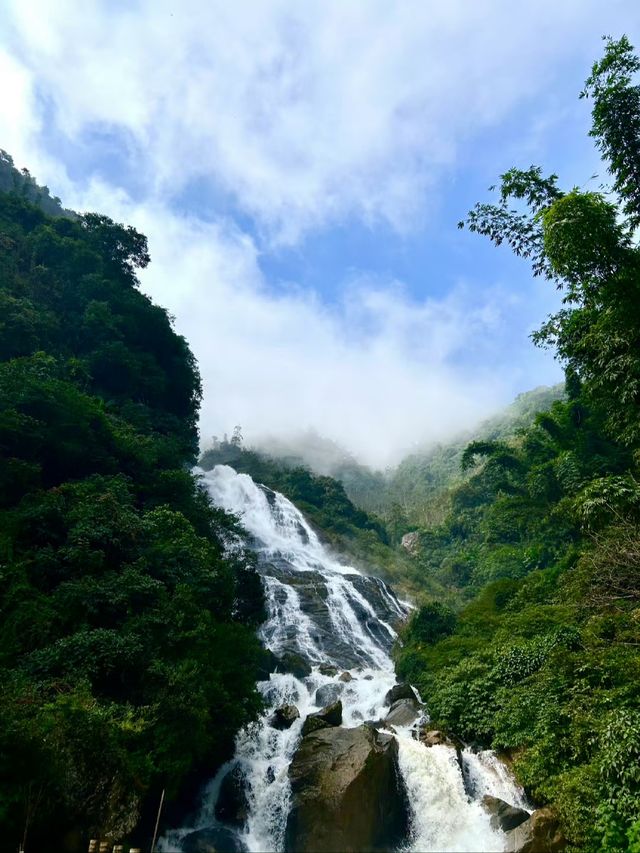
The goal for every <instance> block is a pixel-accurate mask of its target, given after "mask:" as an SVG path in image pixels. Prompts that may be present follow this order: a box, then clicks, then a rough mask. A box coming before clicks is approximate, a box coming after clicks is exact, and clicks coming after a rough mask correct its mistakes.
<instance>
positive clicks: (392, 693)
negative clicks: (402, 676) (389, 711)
mask: <svg viewBox="0 0 640 853" xmlns="http://www.w3.org/2000/svg"><path fill="white" fill-rule="evenodd" d="M399 699H413V700H414V702H415V701H416V694H415V691H414V689H413V687H412V686H411V685H410V684H408V683H407V682H406V681H405V682H402V683H401V684H394V686H393V687H392V688H391V690H389V691H388V692H387V695H386V696H385V697H384V704H385V705H393V703H394V702H397V701H398V700H399Z"/></svg>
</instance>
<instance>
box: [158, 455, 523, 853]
mask: <svg viewBox="0 0 640 853" xmlns="http://www.w3.org/2000/svg"><path fill="white" fill-rule="evenodd" d="M199 473H200V474H201V476H202V479H203V483H204V485H205V486H206V488H207V489H208V491H209V493H210V495H211V498H212V500H213V501H214V503H215V504H216V505H218V506H220V507H223V508H224V509H226V510H228V511H230V512H233V513H234V514H236V515H238V516H239V517H240V519H241V521H242V524H243V526H244V528H245V530H246V531H247V532H248V534H249V535H250V537H251V540H252V546H253V548H254V549H255V552H256V554H257V557H258V570H259V572H260V574H261V576H262V579H263V584H264V590H265V597H266V604H267V612H268V618H267V620H266V622H265V623H264V625H263V626H262V628H261V639H262V642H263V643H264V645H265V646H266V647H267V648H268V649H270V650H271V651H272V652H273V653H274V654H275V655H276V656H277V657H278V658H282V657H283V656H286V655H287V654H288V655H295V656H299V659H302V660H303V662H306V664H307V665H308V666H309V667H310V668H311V671H310V674H309V675H304V676H301V677H297V676H295V675H292V674H291V673H288V672H275V673H272V674H271V676H270V678H269V680H268V681H262V682H259V683H258V689H259V690H260V692H261V694H262V695H263V697H264V700H265V707H266V709H265V711H264V713H263V714H262V716H261V717H260V719H259V720H258V721H257V722H256V723H254V724H252V725H250V726H248V727H247V728H245V729H244V730H242V731H241V732H240V733H239V734H238V736H237V738H236V750H235V756H234V758H233V760H232V762H229V763H228V764H226V765H225V766H224V767H223V768H221V769H220V771H219V772H218V774H217V776H216V777H215V778H214V779H213V780H212V782H211V783H210V784H209V786H208V787H207V789H206V790H205V792H204V795H203V803H202V807H201V810H200V813H199V814H198V816H197V818H196V820H195V821H194V823H193V825H192V826H189V827H183V828H181V829H176V830H172V831H171V832H169V833H167V834H166V835H165V837H164V838H163V839H162V840H161V842H160V845H159V848H158V849H159V850H161V851H167V853H168V851H171V853H173V851H181V850H183V849H184V848H183V846H182V845H183V843H184V841H185V838H186V837H187V836H188V835H189V833H191V832H193V831H194V830H197V829H201V828H205V827H212V826H216V824H217V821H216V816H215V805H216V801H217V798H218V792H219V789H220V785H221V782H222V779H223V777H224V776H225V774H227V773H228V772H229V771H230V770H231V769H234V771H235V772H236V773H237V774H239V776H240V778H241V780H242V786H243V789H244V793H245V796H246V801H247V805H248V814H247V818H246V821H245V822H244V824H243V826H242V827H240V828H235V829H233V830H231V829H229V827H226V828H225V829H224V832H225V833H226V835H225V838H226V839H228V843H229V844H231V845H233V846H232V847H229V848H228V849H237V850H248V851H277V850H282V849H283V847H284V834H285V827H286V821H287V815H288V811H289V805H290V787H289V779H288V768H289V764H290V763H291V761H292V759H293V756H294V753H295V750H296V748H297V745H298V742H299V740H300V733H301V729H302V725H303V722H304V719H305V717H306V716H307V714H309V713H312V712H314V711H317V710H319V709H320V707H322V705H323V704H327V703H326V701H323V695H324V697H326V696H327V695H330V696H332V697H336V698H337V697H338V696H339V698H340V699H341V701H342V705H343V723H342V724H343V725H344V726H347V727H352V726H358V725H360V724H361V723H362V722H364V721H366V720H378V719H380V718H381V717H384V715H385V714H386V712H387V710H388V709H387V708H385V696H386V693H387V692H388V690H389V689H390V688H391V687H392V686H393V685H394V684H395V683H396V676H395V672H394V667H393V662H392V660H391V656H390V653H391V648H392V645H393V643H394V641H395V639H396V637H397V634H396V628H397V626H398V624H399V621H400V620H402V619H403V618H404V617H405V616H406V614H407V612H408V606H407V605H404V604H403V603H402V602H400V601H399V600H398V598H397V597H396V595H395V594H394V593H393V591H392V590H391V589H390V588H389V587H388V586H387V585H386V584H385V583H383V582H382V581H381V580H380V579H378V578H374V577H370V576H367V575H363V574H362V573H361V572H359V571H358V570H357V569H356V568H354V567H353V566H349V565H346V564H345V563H344V562H342V561H341V560H339V559H338V558H336V557H335V556H333V555H332V554H331V553H330V552H329V550H328V549H327V548H326V547H325V546H324V545H323V544H322V542H321V541H320V540H319V538H318V536H317V535H316V533H315V532H314V530H313V529H312V528H311V527H310V526H309V524H308V523H307V521H306V520H305V518H304V516H303V515H302V513H301V512H299V510H298V509H296V507H295V506H294V505H293V504H292V503H291V502H290V501H288V500H287V499H286V498H285V497H284V496H283V495H281V494H279V493H277V492H274V491H272V490H270V489H267V488H266V487H264V486H261V485H258V484H256V483H255V482H254V481H253V480H252V479H251V477H249V476H248V475H246V474H238V473H236V472H235V471H234V470H233V469H232V468H229V467H227V466H224V465H218V466H216V467H215V468H214V469H213V470H212V471H207V472H199ZM291 668H293V667H291ZM344 673H349V675H348V676H345V675H344ZM349 677H350V680H348V679H349ZM318 690H320V696H318V695H317V691H318ZM423 698H424V699H425V701H426V702H427V704H428V697H423ZM287 704H291V705H295V706H296V707H297V708H298V709H299V711H300V718H299V719H298V720H296V721H295V722H294V723H293V725H292V726H291V727H290V728H288V729H285V730H279V729H277V728H274V727H273V726H272V725H271V718H272V715H273V712H274V710H275V709H276V708H278V707H281V706H283V705H287ZM396 738H397V739H398V746H399V765H400V772H401V774H402V777H403V780H404V783H405V786H406V790H407V795H408V799H409V806H410V811H411V831H410V837H409V838H407V839H406V843H405V845H404V846H403V850H405V851H411V850H415V851H430V850H432V851H470V850H474V851H476V850H483V851H485V850H486V851H490V850H502V849H503V848H504V836H503V834H502V833H501V832H500V831H496V830H494V829H492V828H491V826H490V823H489V816H488V814H487V813H486V812H485V810H484V809H483V808H482V806H481V804H480V800H481V798H482V796H483V795H484V794H492V795H494V796H498V797H500V798H501V799H504V800H506V801H507V802H509V803H511V804H512V805H515V806H520V807H522V806H524V800H523V795H522V792H521V791H519V790H518V788H517V786H516V785H515V783H514V782H513V780H512V779H511V778H510V776H509V774H508V773H507V771H506V769H505V768H504V767H503V765H501V764H500V762H498V761H497V760H496V759H495V756H493V754H492V753H490V752H485V753H474V752H471V751H470V750H464V752H463V755H462V766H463V768H464V771H465V772H464V776H463V773H462V771H461V767H460V763H459V761H458V757H457V755H456V752H455V750H454V749H452V748H450V747H448V746H445V745H440V746H432V747H426V746H424V745H423V744H422V743H421V742H420V741H419V740H417V739H415V737H414V732H412V730H411V727H405V728H401V727H396Z"/></svg>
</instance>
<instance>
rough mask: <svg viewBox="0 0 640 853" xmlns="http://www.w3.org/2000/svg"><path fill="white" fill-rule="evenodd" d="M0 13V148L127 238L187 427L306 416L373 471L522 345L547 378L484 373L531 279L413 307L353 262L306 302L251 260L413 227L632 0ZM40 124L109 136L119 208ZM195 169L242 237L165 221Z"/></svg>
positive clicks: (144, 1)
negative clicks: (139, 235)
mask: <svg viewBox="0 0 640 853" xmlns="http://www.w3.org/2000/svg"><path fill="white" fill-rule="evenodd" d="M2 14H3V13H2V12H0V19H1V18H2ZM4 17H5V20H4V24H3V30H2V31H3V37H4V44H0V75H1V76H2V81H3V99H2V103H1V104H0V145H2V146H3V147H5V148H7V149H8V150H10V152H11V153H13V154H14V157H15V158H16V160H17V161H18V163H19V164H20V165H22V164H27V165H28V166H29V167H30V168H31V170H32V172H33V173H34V174H36V175H37V176H38V177H39V178H40V179H42V180H43V181H45V182H46V183H48V184H49V185H50V186H51V188H52V189H53V190H54V191H55V192H57V193H58V194H60V195H61V196H62V197H63V199H64V201H65V203H66V204H69V205H71V206H76V207H77V208H79V209H83V208H94V209H99V210H103V211H104V212H106V213H109V214H110V215H112V216H114V218H118V219H121V220H125V221H130V222H132V223H133V224H135V225H136V226H137V227H138V228H140V230H142V231H144V232H145V233H147V234H148V235H149V238H150V247H151V253H152V257H153V263H152V265H151V267H150V268H149V270H148V271H147V272H146V273H145V275H144V278H143V286H144V288H145V289H146V290H147V291H148V292H149V293H150V294H151V295H152V296H153V297H154V299H156V301H158V302H159V303H161V304H163V305H166V306H167V307H168V309H169V310H170V311H171V312H172V313H173V314H175V316H176V318H177V326H178V329H179V331H180V332H182V333H183V334H185V335H186V336H187V338H188V339H189V341H190V343H191V345H192V347H193V349H194V351H195V354H196V356H197V357H198V359H199V362H200V366H201V370H202V373H203V377H204V380H205V399H204V405H203V414H202V433H203V435H204V436H207V435H209V434H211V433H213V432H218V433H219V432H221V431H223V430H225V429H227V430H228V429H230V428H231V427H232V426H233V424H234V423H236V422H239V423H241V424H242V425H243V426H244V428H245V432H246V434H247V435H248V437H249V438H251V436H254V437H255V436H257V435H258V434H260V433H267V432H271V433H282V432H283V431H287V430H289V429H294V430H295V429H299V428H302V429H304V428H305V427H307V426H311V425H313V426H315V427H316V428H317V429H318V430H319V431H320V432H323V433H325V434H326V435H328V436H329V437H333V438H335V439H338V440H343V441H344V442H345V443H346V444H348V445H349V446H350V448H351V449H355V450H357V451H359V452H360V453H361V454H362V455H363V456H364V457H365V458H366V459H368V460H369V461H374V462H376V463H382V464H384V463H385V462H386V461H388V460H389V458H390V457H391V456H392V455H393V454H395V453H397V452H398V450H399V449H403V448H405V447H407V446H408V445H410V444H411V443H412V442H416V441H420V440H424V439H425V438H442V437H444V436H445V435H446V434H447V433H448V432H450V431H451V430H453V429H455V428H457V427H459V426H462V425H464V424H466V423H468V422H469V421H470V420H473V419H475V418H476V417H479V416H480V415H482V414H484V413H486V412H487V411H489V410H490V409H492V408H493V407H494V406H495V405H496V404H497V403H498V402H502V401H504V400H505V398H506V397H508V395H509V393H510V392H511V391H513V390H516V389H518V386H519V382H520V383H521V380H522V377H523V376H524V375H525V373H527V370H529V373H531V372H532V371H531V370H530V368H531V364H533V363H534V361H535V364H536V365H537V368H538V370H539V375H540V381H544V380H545V379H549V378H551V377H553V376H554V375H555V374H554V372H553V369H552V368H550V367H549V361H548V360H545V359H544V358H543V357H542V356H540V355H539V354H531V352H532V351H529V350H526V352H527V353H528V354H526V355H525V354H524V353H525V348H526V344H524V342H523V347H522V349H519V350H518V351H517V352H515V351H514V353H513V359H512V361H511V363H509V364H507V365H502V367H501V368H500V370H498V369H497V367H496V365H497V364H498V358H497V350H498V349H499V345H500V342H501V341H504V337H505V335H506V334H507V330H508V327H509V324H512V323H514V322H516V320H514V318H516V319H517V322H519V323H520V324H521V325H523V319H522V318H523V316H524V314H525V313H526V312H527V311H528V312H529V314H528V316H529V317H534V316H535V317H536V320H537V319H539V318H541V317H542V316H543V315H544V313H545V310H546V309H547V308H548V307H550V305H551V303H552V302H553V294H551V295H549V292H548V291H547V290H544V289H543V288H540V289H538V288H536V287H530V289H529V291H528V293H529V296H530V297H531V298H533V299H534V300H535V302H534V303H533V304H531V305H528V306H527V305H523V304H522V301H519V300H518V299H514V298H513V297H511V296H507V293H508V292H511V291H507V289H506V287H500V286H498V285H496V286H494V287H490V288H485V289H484V291H483V292H482V293H480V294H478V293H477V292H476V291H475V289H474V286H473V284H472V283H464V282H459V283H458V285H457V286H456V288H455V289H454V290H453V291H452V292H451V293H449V294H447V295H445V296H442V297H441V298H438V299H435V298H425V299H423V300H422V301H416V300H415V299H412V298H411V297H410V296H409V295H408V294H407V293H406V292H405V291H404V290H403V288H402V285H401V284H400V283H398V282H393V281H388V280H384V279H380V278H376V277H367V276H360V277H359V278H357V279H355V280H354V279H351V280H349V281H345V282H343V284H344V298H343V299H342V300H340V301H339V302H338V303H337V304H335V305H332V306H330V307H329V306H327V305H325V304H324V303H323V302H322V300H321V299H320V297H319V296H318V295H316V294H313V293H308V292H307V293H305V292H302V291H300V290H295V289H291V290H290V291H287V292H285V293H280V295H277V294H274V293H273V292H272V290H271V289H270V288H269V282H266V281H265V280H264V278H263V274H262V272H261V269H260V253H261V252H265V251H270V250H271V249H272V248H273V245H274V243H277V242H278V241H280V242H282V241H284V242H296V241H299V242H301V243H302V241H303V239H304V236H305V235H306V234H307V233H308V232H309V230H311V229H319V228H323V227H327V226H330V225H336V224H340V223H345V222H348V220H349V218H350V217H355V218H357V219H359V220H361V221H364V222H365V223H372V224H377V223H380V222H382V223H386V224H391V225H392V226H393V227H395V228H397V229H400V230H403V229H405V228H410V227H412V226H413V225H414V224H415V223H416V222H419V221H420V220H421V218H422V217H423V216H424V213H425V208H426V206H427V204H428V201H429V199H432V198H435V199H436V200H437V197H438V194H439V193H440V192H441V191H442V178H443V175H444V174H446V173H447V170H449V169H451V168H452V167H453V166H454V165H455V162H456V156H457V151H458V149H459V146H460V144H461V142H462V141H464V140H466V139H471V138H473V137H474V135H475V134H478V133H481V132H482V131H483V130H485V129H487V128H490V127H492V126H495V125H496V124H498V123H499V122H500V121H501V120H502V119H504V118H505V117H508V116H509V115H511V114H512V112H513V110H514V109H515V108H516V107H517V106H518V105H522V104H523V103H526V102H528V103H530V104H532V103H534V101H533V99H534V98H535V97H541V96H542V95H543V94H544V93H545V91H546V90H547V89H548V88H549V87H553V85H554V84H555V83H556V82H557V80H558V79H559V78H558V75H560V74H561V73H563V69H565V68H566V67H568V65H569V64H570V63H571V62H574V63H576V62H578V64H579V65H580V68H581V72H580V73H581V74H582V73H583V70H584V69H585V68H586V67H587V66H588V63H589V62H590V61H591V60H592V59H593V57H594V56H595V55H597V51H598V50H599V35H600V33H601V32H603V31H612V32H614V33H616V32H619V31H622V30H626V31H628V32H630V35H631V36H632V37H633V36H634V30H635V33H636V34H637V33H638V32H640V28H639V26H638V21H637V12H636V11H635V3H633V2H632V0H612V2H610V3H608V4H606V8H605V6H604V5H603V4H601V3H600V2H598V0H564V2H563V3H557V2H556V0H538V2H536V3H529V4H527V3H524V4H517V5H516V6H514V4H513V3H512V2H508V1H507V0H478V2H474V3H469V2H468V0H448V2H446V3H444V2H439V3H436V2H424V0H397V2H394V3H388V2H386V0H349V2H342V0H322V2H321V0H305V2H303V3H292V2H287V0H260V2H246V0H245V2H234V3H230V2H227V0H215V1H214V0H208V2H204V0H201V2H195V0H182V2H180V3H175V2H173V0H172V2H169V0H139V2H138V3H136V4H133V3H131V4H128V3H115V2H106V0H105V2H103V3H101V2H97V0H94V2H86V3H83V4H78V3H75V2H72V0H57V2H56V3H55V4H52V3H50V2H48V0H31V2H29V3H25V2H22V0H9V2H8V5H5V9H4ZM7 92H8V93H9V95H7ZM547 108H548V105H547V107H545V109H547ZM541 109H542V108H541ZM541 115H543V117H546V116H545V113H544V110H542V112H541ZM536 121H537V122H538V126H540V127H541V125H540V119H539V117H537V118H536V114H535V110H534V109H533V107H532V125H535V124H536ZM53 128H55V135H56V139H57V140H58V142H60V140H62V142H63V143H66V144H67V145H68V150H71V151H74V150H77V151H78V152H85V151H86V149H87V147H88V146H89V145H90V144H91V143H90V142H87V139H88V137H87V134H89V133H90V132H91V131H92V130H95V129H96V128H98V129H103V130H104V129H110V130H113V131H114V132H116V133H117V134H118V138H119V139H121V140H122V146H123V150H124V152H125V154H126V160H127V164H128V168H129V171H130V172H135V173H136V183H137V186H136V192H135V198H136V199H137V200H136V201H135V202H134V201H133V200H132V195H133V192H132V191H131V188H130V187H122V186H118V185H117V184H116V183H112V184H108V183H105V182H104V180H102V181H100V180H98V179H97V177H94V179H92V180H89V181H88V183H87V182H86V181H85V180H83V181H81V182H79V183H74V181H71V180H70V179H69V176H68V173H67V169H66V167H67V166H68V165H69V163H68V161H67V162H64V161H63V159H62V158H61V157H56V156H55V155H54V153H52V151H49V150H47V140H49V139H50V138H51V136H52V130H53ZM540 132H541V133H544V130H541V131H540ZM67 156H68V155H67ZM198 181H206V182H207V183H208V185H211V186H213V187H214V188H215V191H216V193H217V194H218V195H219V197H220V198H222V199H231V200H232V201H233V205H232V206H231V207H230V206H229V205H227V206H226V207H227V213H226V216H230V215H231V214H230V213H229V211H232V212H235V213H238V212H239V213H241V214H242V215H243V216H249V217H251V218H252V220H253V222H254V223H255V224H256V227H257V229H258V237H256V238H251V237H249V236H248V235H247V234H245V233H243V231H242V229H241V227H240V225H238V224H237V222H233V221H232V220H230V219H228V218H224V217H223V216H222V214H221V215H220V216H219V217H218V219H217V220H216V221H214V222H209V223H205V222H203V221H200V220H199V219H197V218H196V217H195V215H194V216H192V217H191V218H188V217H181V216H179V215H178V214H177V213H176V212H175V210H173V209H172V207H171V201H172V197H173V198H175V196H176V195H178V194H179V193H180V192H182V191H183V190H185V188H188V187H190V186H191V187H193V185H194V182H198ZM241 221H242V220H241V219H240V218H238V222H241ZM366 263H367V259H366V258H363V259H362V264H361V266H362V268H366ZM524 324H525V325H526V323H524ZM520 388H521V384H520Z"/></svg>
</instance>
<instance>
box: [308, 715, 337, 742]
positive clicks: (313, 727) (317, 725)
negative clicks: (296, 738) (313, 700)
mask: <svg viewBox="0 0 640 853" xmlns="http://www.w3.org/2000/svg"><path fill="white" fill-rule="evenodd" d="M329 728H331V726H330V725H329V723H327V722H326V720H322V719H321V718H320V717H316V715H315V714H309V716H308V717H307V719H306V720H305V721H304V723H303V724H302V737H306V736H307V735H310V734H311V732H317V731H318V730H319V729H329Z"/></svg>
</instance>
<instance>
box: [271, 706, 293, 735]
mask: <svg viewBox="0 0 640 853" xmlns="http://www.w3.org/2000/svg"><path fill="white" fill-rule="evenodd" d="M299 717H300V711H298V709H297V708H296V706H295V705H282V706H281V707H280V708H276V710H275V711H274V712H273V714H272V715H271V719H270V720H269V722H270V723H271V725H272V726H273V728H274V729H279V730H280V731H283V730H284V729H289V728H291V726H292V725H293V724H294V723H295V721H296V720H297V719H298V718H299Z"/></svg>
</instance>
